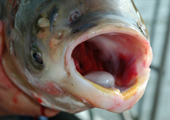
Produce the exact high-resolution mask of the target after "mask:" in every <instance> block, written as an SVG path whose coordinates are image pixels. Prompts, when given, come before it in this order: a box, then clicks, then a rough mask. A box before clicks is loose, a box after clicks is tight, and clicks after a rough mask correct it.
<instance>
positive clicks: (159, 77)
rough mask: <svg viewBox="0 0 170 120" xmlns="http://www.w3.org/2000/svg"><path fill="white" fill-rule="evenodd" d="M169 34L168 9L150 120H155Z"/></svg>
mask: <svg viewBox="0 0 170 120" xmlns="http://www.w3.org/2000/svg"><path fill="white" fill-rule="evenodd" d="M168 8H170V1H169V6H168ZM169 33H170V9H169V18H168V26H167V30H166V35H165V36H166V37H165V43H164V49H163V55H162V60H161V65H160V71H159V74H158V81H157V85H156V90H155V99H154V103H153V110H152V113H151V120H155V117H156V113H157V108H158V100H159V96H160V90H161V84H162V82H161V79H162V74H163V70H164V66H165V59H166V53H167V49H168V42H169V37H170V36H169Z"/></svg>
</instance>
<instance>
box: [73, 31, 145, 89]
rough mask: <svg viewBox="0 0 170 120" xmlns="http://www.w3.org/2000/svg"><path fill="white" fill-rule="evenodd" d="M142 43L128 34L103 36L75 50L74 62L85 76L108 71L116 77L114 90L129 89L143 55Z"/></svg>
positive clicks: (91, 39) (92, 39)
mask: <svg viewBox="0 0 170 120" xmlns="http://www.w3.org/2000/svg"><path fill="white" fill-rule="evenodd" d="M139 43H140V42H138V41H137V40H136V39H135V38H134V37H133V36H130V35H126V34H111V33H110V34H102V35H99V36H96V37H93V38H90V39H89V40H87V41H85V42H83V43H81V44H79V45H78V46H76V48H75V49H74V50H73V53H72V58H73V60H74V64H75V67H76V70H77V71H78V72H79V73H80V74H81V75H82V76H85V75H87V74H89V73H92V72H96V71H105V72H107V73H110V74H111V75H112V76H113V77H114V79H115V83H114V84H115V86H129V85H132V84H134V83H135V77H136V76H137V75H138V72H137V63H138V61H139V59H140V58H141V56H142V55H143V54H142V52H141V51H142V50H141V47H140V46H141V45H140V44H139ZM96 79H97V78H96Z"/></svg>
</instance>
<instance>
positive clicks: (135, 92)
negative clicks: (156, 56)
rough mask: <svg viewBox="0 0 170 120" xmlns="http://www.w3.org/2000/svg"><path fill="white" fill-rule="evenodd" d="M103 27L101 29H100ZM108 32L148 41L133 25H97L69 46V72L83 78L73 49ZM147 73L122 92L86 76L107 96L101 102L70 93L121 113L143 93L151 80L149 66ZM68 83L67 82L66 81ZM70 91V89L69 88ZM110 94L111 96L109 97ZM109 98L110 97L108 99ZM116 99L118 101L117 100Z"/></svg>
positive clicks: (90, 102)
mask: <svg viewBox="0 0 170 120" xmlns="http://www.w3.org/2000/svg"><path fill="white" fill-rule="evenodd" d="M100 28H101V29H100ZM108 33H123V34H128V35H132V36H135V37H139V39H141V40H144V41H147V40H146V38H145V37H144V36H143V35H142V34H141V33H140V32H139V31H138V30H137V29H136V28H135V27H132V26H127V25H119V26H118V25H115V24H111V25H106V26H100V27H96V28H94V29H92V30H90V31H88V32H87V33H85V34H83V35H82V36H80V37H79V38H78V39H76V41H75V42H73V43H72V44H71V45H70V46H69V48H68V49H67V51H66V55H65V64H66V70H67V71H68V73H69V74H70V76H71V75H73V74H72V73H73V72H71V71H74V72H75V73H76V74H77V75H78V76H79V78H80V79H81V78H83V76H82V75H80V74H79V73H78V71H76V70H75V65H74V62H73V59H72V57H71V54H72V51H73V50H74V48H75V47H76V46H77V45H79V44H80V43H82V42H84V41H86V40H88V39H90V38H92V37H95V36H98V35H100V34H108ZM147 44H148V46H147V47H148V48H149V49H148V56H147V57H148V60H147V63H148V65H150V64H151V61H152V49H151V47H150V45H149V42H148V41H147ZM147 73H148V74H146V76H144V77H140V78H139V80H138V81H137V83H135V84H134V85H133V86H134V87H132V89H129V90H126V91H124V92H120V91H119V90H118V89H115V90H110V89H108V88H104V87H101V86H99V85H97V84H95V83H92V82H90V81H88V80H86V79H85V78H84V80H86V81H87V82H89V83H90V84H91V85H92V86H93V87H94V88H95V89H97V90H98V91H100V92H101V93H102V94H103V95H101V94H100V93H98V94H100V95H99V96H102V97H105V98H106V99H103V100H99V101H100V102H98V103H95V102H94V101H93V99H89V98H88V97H85V96H83V95H82V96H81V95H78V94H77V93H74V91H71V92H70V94H72V95H73V96H75V97H77V98H79V99H80V98H82V99H83V100H82V101H86V102H87V103H89V104H91V105H92V106H94V107H98V108H102V109H106V110H109V111H112V112H116V113H120V112H123V111H125V110H127V109H130V108H131V107H132V106H133V105H134V104H135V103H136V102H137V101H138V100H139V99H140V98H141V97H142V95H143V93H144V91H145V88H146V85H147V82H148V80H149V77H150V68H149V66H148V68H147ZM65 83H66V84H67V82H65ZM67 85H68V84H67ZM68 91H69V90H68ZM109 96H110V98H109ZM107 98H108V99H107ZM106 101H107V102H109V103H108V105H109V106H108V105H100V103H101V104H103V103H102V102H106ZM115 101H116V102H115Z"/></svg>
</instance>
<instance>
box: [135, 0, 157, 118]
mask: <svg viewBox="0 0 170 120" xmlns="http://www.w3.org/2000/svg"><path fill="white" fill-rule="evenodd" d="M159 8H160V0H156V2H155V7H154V13H153V18H152V24H151V30H150V43H151V46H152V45H153V40H154V36H155V30H156V24H157V18H158V12H159ZM151 69H154V70H156V71H157V72H159V68H157V67H155V66H153V65H151ZM144 97H145V94H144V95H143V97H142V98H141V99H140V101H139V106H138V117H137V118H136V120H140V119H141V116H142V108H143V104H144Z"/></svg>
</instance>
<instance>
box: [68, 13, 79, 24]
mask: <svg viewBox="0 0 170 120" xmlns="http://www.w3.org/2000/svg"><path fill="white" fill-rule="evenodd" d="M80 16H81V13H80V12H79V11H74V12H73V13H72V14H71V15H70V18H69V22H70V23H72V22H74V21H76V20H77V19H78V18H79V17H80Z"/></svg>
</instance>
